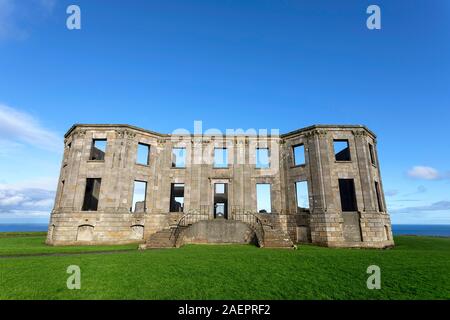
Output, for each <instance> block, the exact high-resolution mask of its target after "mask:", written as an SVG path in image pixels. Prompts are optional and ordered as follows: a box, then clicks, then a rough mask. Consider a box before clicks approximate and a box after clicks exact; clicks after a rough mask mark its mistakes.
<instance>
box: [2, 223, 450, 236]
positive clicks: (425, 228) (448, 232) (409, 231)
mask: <svg viewBox="0 0 450 320" xmlns="http://www.w3.org/2000/svg"><path fill="white" fill-rule="evenodd" d="M47 228H48V225H47V224H34V223H23V224H0V232H26V231H28V232H30V231H47ZM392 231H393V232H394V235H402V234H403V235H416V236H439V237H450V225H448V224H440V225H431V224H429V225H427V224H394V225H393V226H392Z"/></svg>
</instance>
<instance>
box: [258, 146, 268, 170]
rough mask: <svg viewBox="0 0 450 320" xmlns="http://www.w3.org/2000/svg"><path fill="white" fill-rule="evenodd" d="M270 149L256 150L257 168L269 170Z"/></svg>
mask: <svg viewBox="0 0 450 320" xmlns="http://www.w3.org/2000/svg"><path fill="white" fill-rule="evenodd" d="M269 167H270V162H269V149H268V148H257V149H256V168H260V169H264V168H269Z"/></svg>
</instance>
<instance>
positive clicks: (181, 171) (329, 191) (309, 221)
mask: <svg viewBox="0 0 450 320" xmlns="http://www.w3.org/2000/svg"><path fill="white" fill-rule="evenodd" d="M93 139H106V140H107V146H106V152H105V158H104V160H90V155H91V148H92V141H93ZM333 139H347V140H348V141H349V145H350V153H351V161H346V162H338V161H336V160H335V159H334V152H333ZM138 143H143V144H147V145H149V146H150V158H149V159H150V161H149V163H148V165H142V164H137V163H136V159H137V149H138ZM369 143H370V144H372V145H373V146H374V152H375V157H376V162H375V164H372V163H371V159H370V154H369V147H368V144H369ZM299 144H303V145H304V146H305V159H306V163H305V164H304V165H301V166H295V165H294V157H293V146H295V145H299ZM174 147H184V148H186V154H187V155H186V167H185V168H172V165H171V164H172V148H174ZM222 147H226V148H227V149H228V150H229V152H228V163H229V165H228V167H226V168H214V166H213V159H214V148H222ZM256 148H268V149H269V152H270V167H269V168H265V169H261V168H256V166H255V162H256V159H255V153H256ZM87 178H101V179H102V182H101V188H100V197H99V203H98V208H97V211H82V205H83V199H84V193H85V186H86V179H87ZM340 178H351V179H354V183H355V190H356V198H357V205H358V210H357V212H354V213H351V214H349V213H345V214H343V213H342V211H341V207H340V196H339V185H338V179H340ZM135 180H138V181H145V182H147V192H146V201H145V206H144V208H145V210H143V211H144V212H139V213H133V212H131V206H132V201H133V200H132V198H133V188H134V181H135ZM297 181H307V183H308V194H309V207H310V208H309V209H307V210H301V211H299V209H298V208H297V203H296V190H295V182H297ZM375 181H377V182H378V184H379V187H380V193H381V197H382V199H381V202H382V207H381V208H379V206H378V201H377V197H376V191H375V188H374V184H375ZM172 183H184V185H185V194H184V211H185V212H189V211H192V210H194V211H197V212H202V213H206V214H209V215H210V216H211V217H212V216H213V197H214V194H213V187H214V184H215V183H227V184H228V210H229V214H231V213H232V212H245V211H249V212H255V213H256V211H257V201H256V184H257V183H269V184H270V185H271V204H272V209H271V211H272V213H271V214H267V215H264V216H266V219H268V220H270V221H271V223H272V224H273V225H274V227H276V228H279V229H280V230H282V231H283V232H286V233H287V234H288V235H289V236H290V237H291V239H292V241H294V242H312V243H316V244H319V245H326V246H350V247H355V246H356V247H358V246H359V247H384V246H390V245H393V240H392V231H391V224H390V220H389V216H388V214H387V213H386V210H385V208H386V206H385V200H384V193H383V191H382V190H383V189H382V181H381V177H380V168H379V162H378V157H377V154H376V139H375V136H374V135H373V134H372V133H371V132H370V131H369V130H367V129H366V128H364V127H362V126H313V127H309V128H305V129H301V130H298V131H295V132H291V133H288V134H285V135H281V136H269V137H267V138H266V137H265V139H261V138H259V137H257V136H252V135H234V136H233V135H232V136H226V137H224V136H222V135H216V136H214V135H207V136H197V135H165V134H159V133H155V132H151V131H147V130H143V129H140V128H136V127H132V126H127V125H76V126H74V127H73V128H72V129H71V130H69V132H68V133H67V134H66V139H65V150H64V155H63V161H62V166H61V172H60V179H59V185H58V189H57V193H56V199H55V206H54V209H53V211H52V216H51V220H50V224H49V234H48V239H47V243H49V244H53V245H64V244H79V243H86V244H97V243H104V244H106V243H127V242H142V241H144V240H145V239H147V238H148V237H149V236H150V235H151V234H153V233H155V232H157V231H159V230H162V229H164V228H169V226H170V225H174V224H176V223H177V221H178V219H179V218H180V217H181V215H182V213H170V212H169V207H170V190H171V184H172ZM141 207H142V206H141ZM140 211H142V210H140ZM348 230H352V231H351V232H352V234H351V236H350V234H349V233H348ZM358 230H360V238H358V237H357V236H356V235H357V233H355V232H356V231H358ZM346 232H347V233H346ZM358 239H360V241H358Z"/></svg>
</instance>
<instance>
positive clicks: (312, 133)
mask: <svg viewBox="0 0 450 320" xmlns="http://www.w3.org/2000/svg"><path fill="white" fill-rule="evenodd" d="M327 135H328V131H327V130H322V129H315V130H311V131H308V132H306V133H305V137H307V138H309V137H314V136H319V138H320V137H325V136H327Z"/></svg>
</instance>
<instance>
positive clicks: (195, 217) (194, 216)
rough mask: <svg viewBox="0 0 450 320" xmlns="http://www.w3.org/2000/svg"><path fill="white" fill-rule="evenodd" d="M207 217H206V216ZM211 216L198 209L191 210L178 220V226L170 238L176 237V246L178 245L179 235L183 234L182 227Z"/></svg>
mask: <svg viewBox="0 0 450 320" xmlns="http://www.w3.org/2000/svg"><path fill="white" fill-rule="evenodd" d="M205 217H206V218H205ZM210 218H211V217H210V215H209V214H207V213H200V212H198V211H196V210H191V211H189V212H187V213H186V214H184V215H183V216H182V217H181V218H180V220H178V223H177V226H176V227H175V228H174V230H173V231H172V233H171V235H170V239H172V238H173V239H174V246H176V245H177V242H178V237H179V236H180V234H181V229H182V228H183V227H187V226H189V225H191V224H193V223H195V222H198V221H202V220H209V219H210Z"/></svg>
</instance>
